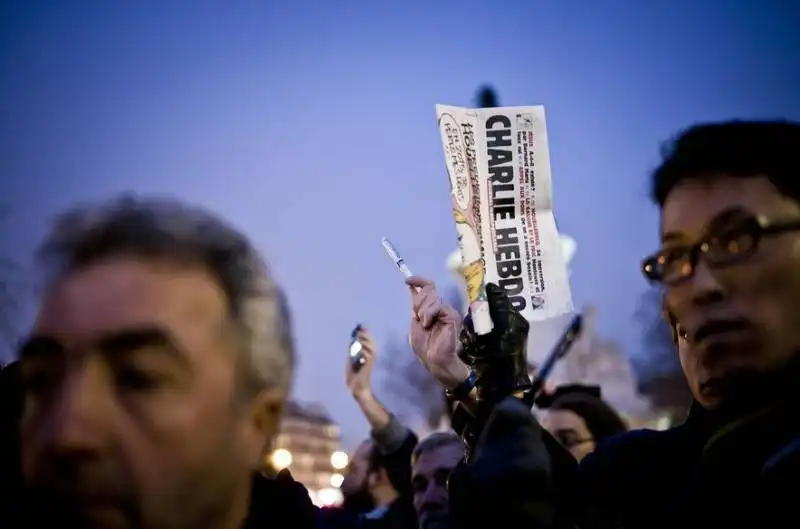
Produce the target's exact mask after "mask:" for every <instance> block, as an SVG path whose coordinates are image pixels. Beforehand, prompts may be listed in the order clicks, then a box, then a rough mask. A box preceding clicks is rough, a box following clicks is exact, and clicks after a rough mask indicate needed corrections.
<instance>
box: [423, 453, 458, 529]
mask: <svg viewBox="0 0 800 529" xmlns="http://www.w3.org/2000/svg"><path fill="white" fill-rule="evenodd" d="M463 457H464V447H463V445H461V444H460V443H452V444H448V445H444V446H440V447H439V448H435V449H433V450H430V451H428V452H423V453H422V454H421V455H420V456H419V458H418V459H417V460H416V461H415V462H414V464H413V465H412V468H411V484H412V487H413V490H414V508H415V509H416V510H417V517H418V518H419V526H420V529H439V528H446V527H448V516H449V512H450V511H449V504H448V499H449V495H448V492H447V480H448V479H449V478H450V474H451V473H452V472H453V469H455V468H456V465H458V462H459V461H461V459H462V458H463Z"/></svg>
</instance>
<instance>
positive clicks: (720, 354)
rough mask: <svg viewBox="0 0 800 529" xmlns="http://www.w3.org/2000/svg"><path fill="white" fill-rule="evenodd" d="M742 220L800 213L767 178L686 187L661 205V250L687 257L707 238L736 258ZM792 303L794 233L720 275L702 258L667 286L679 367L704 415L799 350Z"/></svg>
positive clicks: (796, 274) (768, 242)
mask: <svg viewBox="0 0 800 529" xmlns="http://www.w3.org/2000/svg"><path fill="white" fill-rule="evenodd" d="M743 213H744V216H745V217H746V216H747V215H752V216H763V217H764V218H765V219H767V220H769V221H771V222H775V221H778V222H781V221H784V222H785V221H792V220H796V219H798V218H800V207H799V206H798V204H797V203H796V202H794V201H792V200H790V199H788V198H786V197H783V196H782V195H780V193H778V191H777V190H776V189H775V188H774V187H773V186H772V185H771V184H770V182H769V181H768V180H767V179H766V178H733V177H727V178H726V177H720V178H717V179H713V180H709V181H693V180H687V181H684V182H682V183H680V184H678V186H676V187H675V189H673V190H672V191H671V192H670V194H669V196H668V197H667V200H666V203H665V204H664V208H663V212H662V214H663V218H662V221H663V231H662V247H664V248H666V249H668V250H675V252H684V254H685V251H686V249H687V248H689V247H691V245H693V244H696V243H697V242H698V241H699V240H700V239H701V238H703V237H704V236H706V235H707V234H711V233H713V234H715V236H716V237H715V240H714V246H715V247H716V248H721V249H722V250H720V251H722V252H730V253H731V254H734V253H736V252H737V251H740V250H741V248H742V247H743V243H742V241H743V240H746V238H745V239H743V238H742V236H741V234H740V230H739V228H738V227H740V226H741V225H743V221H742V218H743ZM798 299H800V238H798V232H797V231H784V232H782V233H776V234H769V235H764V236H762V237H761V239H760V241H759V243H758V245H757V249H756V250H755V251H754V252H753V253H752V254H748V257H747V258H746V259H742V260H740V261H735V262H733V263H730V264H726V265H724V266H720V265H709V264H708V262H706V260H705V258H704V256H703V255H702V254H701V255H700V258H699V261H698V263H697V265H696V267H695V269H694V272H693V274H692V275H691V277H689V278H688V279H686V280H683V281H681V282H678V283H677V284H672V285H668V286H667V288H666V301H667V306H668V307H669V310H670V311H671V312H672V313H673V314H674V316H675V318H676V320H677V322H678V329H679V332H683V333H684V334H685V335H686V336H687V339H688V343H687V344H684V346H682V347H679V354H680V360H681V365H682V366H683V370H684V372H685V374H686V377H687V380H688V382H689V386H690V387H691V389H692V392H693V393H694V395H695V398H696V399H697V400H698V401H699V402H700V403H701V404H702V405H703V406H705V407H707V408H714V407H716V406H718V405H719V404H721V403H722V402H723V401H724V400H725V399H726V395H727V396H729V395H732V394H734V393H733V388H735V387H744V386H739V385H737V384H738V382H741V381H745V380H748V379H751V378H757V376H758V375H759V374H761V373H765V372H775V371H777V370H780V369H782V367H783V366H785V365H786V363H787V361H788V360H789V359H790V358H791V357H792V356H794V355H795V353H796V352H797V351H798V350H800V310H797V308H798ZM754 376H755V377H754Z"/></svg>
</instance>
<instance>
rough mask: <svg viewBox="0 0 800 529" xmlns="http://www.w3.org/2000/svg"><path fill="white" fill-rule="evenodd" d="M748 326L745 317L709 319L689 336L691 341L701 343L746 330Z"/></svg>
mask: <svg viewBox="0 0 800 529" xmlns="http://www.w3.org/2000/svg"><path fill="white" fill-rule="evenodd" d="M748 327H749V324H748V322H747V320H745V319H725V320H723V319H718V320H709V321H707V322H705V323H704V324H702V325H701V326H700V327H698V328H697V329H696V330H695V331H694V332H693V333H691V338H692V342H693V343H695V344H697V345H702V344H703V343H708V342H712V341H716V340H722V339H725V338H726V337H728V336H729V335H732V334H737V333H740V332H743V331H746V330H747V328H748Z"/></svg>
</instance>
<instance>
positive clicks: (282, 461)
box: [272, 448, 292, 470]
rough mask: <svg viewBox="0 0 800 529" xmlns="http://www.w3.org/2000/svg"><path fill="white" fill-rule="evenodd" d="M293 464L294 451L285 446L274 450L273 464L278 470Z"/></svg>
mask: <svg viewBox="0 0 800 529" xmlns="http://www.w3.org/2000/svg"><path fill="white" fill-rule="evenodd" d="M291 464H292V453H291V452H289V451H288V450H286V449H284V448H278V449H277V450H275V451H274V452H272V465H273V466H274V467H275V469H276V470H283V469H284V468H286V467H288V466H289V465H291Z"/></svg>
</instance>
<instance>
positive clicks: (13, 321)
mask: <svg viewBox="0 0 800 529" xmlns="http://www.w3.org/2000/svg"><path fill="white" fill-rule="evenodd" d="M23 295H24V289H23V286H22V281H21V272H20V267H19V266H18V265H17V264H16V263H15V262H14V261H13V260H12V259H9V258H4V257H2V258H0V364H3V363H6V362H9V361H11V359H12V358H13V357H14V354H15V351H16V348H17V342H18V341H19V337H20V334H21V332H20V315H21V313H22V309H23V307H22V302H21V300H22V296H23Z"/></svg>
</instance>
